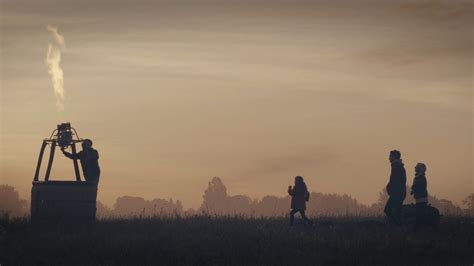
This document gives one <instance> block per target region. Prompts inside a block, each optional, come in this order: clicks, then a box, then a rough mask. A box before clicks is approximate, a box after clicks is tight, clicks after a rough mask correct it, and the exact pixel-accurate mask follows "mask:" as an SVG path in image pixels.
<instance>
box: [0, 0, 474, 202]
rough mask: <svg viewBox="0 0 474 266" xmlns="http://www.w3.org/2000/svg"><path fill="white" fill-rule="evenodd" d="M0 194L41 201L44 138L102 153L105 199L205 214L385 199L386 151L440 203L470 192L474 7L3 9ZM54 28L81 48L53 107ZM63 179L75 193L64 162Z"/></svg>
mask: <svg viewBox="0 0 474 266" xmlns="http://www.w3.org/2000/svg"><path fill="white" fill-rule="evenodd" d="M0 10H1V11H0V13H1V43H0V46H1V53H0V56H1V59H0V61H1V63H0V64H1V74H0V75H1V76H0V81H1V84H0V85H1V94H0V97H1V108H0V112H1V123H0V126H1V142H0V151H1V152H0V157H1V158H0V167H1V169H0V183H7V184H10V185H13V186H15V187H16V188H17V189H18V190H19V191H20V193H21V195H22V197H28V195H29V193H30V189H31V181H32V179H33V174H34V169H35V166H36V160H37V156H38V152H39V148H40V145H41V141H42V139H43V138H46V137H48V136H49V135H50V133H51V131H52V130H53V129H54V128H55V126H56V124H58V123H60V122H65V121H69V122H71V124H72V125H73V126H74V127H75V128H76V129H77V130H78V133H79V135H80V137H84V138H86V137H87V138H91V139H93V140H94V147H95V148H96V149H98V150H99V153H100V165H101V168H102V175H101V181H100V184H99V196H98V197H99V200H101V201H102V202H105V203H107V204H111V203H113V201H114V200H115V199H116V198H117V197H118V196H121V195H124V194H128V195H136V196H141V197H144V198H155V197H159V198H169V197H172V198H174V199H180V200H181V201H182V202H183V204H184V206H185V207H194V208H195V207H198V206H199V205H200V204H201V202H202V192H203V191H204V190H205V188H206V187H207V182H208V181H209V180H210V179H211V178H212V177H213V176H220V177H221V178H222V179H223V180H224V181H225V183H226V185H227V187H228V189H229V193H230V194H233V195H235V194H245V195H249V196H251V197H262V196H264V195H272V194H273V195H285V194H286V189H287V186H288V185H290V184H292V182H293V177H294V176H295V175H302V176H304V177H305V181H306V184H307V185H308V187H309V189H310V190H311V191H319V192H334V193H339V194H344V193H347V194H351V195H352V196H354V197H356V198H357V199H358V200H360V201H361V202H363V203H369V202H374V201H376V199H377V196H378V192H379V191H380V190H381V189H382V188H383V187H384V186H385V184H386V182H387V179H388V175H389V170H390V165H389V162H388V152H389V150H391V149H399V150H401V151H402V157H403V159H404V162H405V164H406V169H407V172H408V183H411V181H412V179H413V174H414V171H413V167H414V166H415V164H416V163H417V162H424V163H426V165H427V167H428V171H427V177H428V191H429V193H430V194H433V195H436V196H439V197H442V198H447V199H451V200H453V201H454V202H457V203H459V202H460V201H461V200H462V199H463V198H465V197H466V196H467V195H468V194H469V193H472V191H473V188H474V187H473V179H472V178H473V174H472V166H473V164H474V161H473V156H472V150H473V147H474V146H473V141H472V138H473V131H472V125H473V122H474V120H473V115H472V114H473V107H472V106H473V105H472V77H473V71H472V62H473V50H472V49H473V48H472V36H473V34H472V33H473V32H472V25H473V24H472V23H473V19H472V18H473V17H474V16H473V14H472V3H471V2H470V1H448V0H433V1H420V0H417V1H412V0H410V1H408V0H407V1H389V0H382V1H358V3H356V1H322V0H319V1H290V0H282V1H270V0H254V1H246V0H244V1H232V0H231V1H186V0H183V1H164V0H163V1H153V2H152V1H145V0H139V1H124V0H119V1H111V0H106V1H73V0H65V1H53V0H44V1H33V0H3V1H2V2H1V9H0ZM47 25H55V26H57V27H58V31H59V33H60V34H61V35H62V36H64V38H65V39H66V40H67V50H65V51H63V53H62V56H61V66H62V69H63V71H64V83H65V85H64V86H65V87H66V88H67V94H66V95H65V100H64V111H58V110H57V108H56V99H55V95H54V92H53V89H52V85H51V79H50V76H49V75H48V70H47V68H46V66H45V55H46V52H47V49H48V43H50V42H51V36H50V33H49V32H48V31H47V30H46V26H47ZM56 155H57V156H56V159H55V164H54V166H53V172H52V178H51V179H68V180H73V179H74V177H73V168H72V163H71V162H70V161H68V159H65V158H64V157H63V156H62V155H61V154H60V153H57V154H56ZM43 170H44V167H43Z"/></svg>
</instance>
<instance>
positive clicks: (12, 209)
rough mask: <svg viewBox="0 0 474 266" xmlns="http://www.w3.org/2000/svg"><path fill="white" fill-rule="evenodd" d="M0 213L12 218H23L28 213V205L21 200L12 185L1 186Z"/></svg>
mask: <svg viewBox="0 0 474 266" xmlns="http://www.w3.org/2000/svg"><path fill="white" fill-rule="evenodd" d="M0 212H3V213H5V214H8V215H10V216H13V217H16V216H23V215H25V214H26V212H27V203H26V201H25V200H22V199H20V195H19V194H18V191H16V189H15V188H14V187H12V186H10V185H0Z"/></svg>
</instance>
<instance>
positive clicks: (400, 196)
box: [384, 150, 407, 225]
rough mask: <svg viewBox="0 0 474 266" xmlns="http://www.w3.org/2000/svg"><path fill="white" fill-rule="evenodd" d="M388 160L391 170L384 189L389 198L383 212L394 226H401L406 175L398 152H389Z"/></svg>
mask: <svg viewBox="0 0 474 266" xmlns="http://www.w3.org/2000/svg"><path fill="white" fill-rule="evenodd" d="M389 160H390V164H391V168H392V169H391V172H390V180H389V182H388V184H387V187H386V190H387V194H388V196H389V198H388V200H387V204H386V205H385V208H384V212H385V215H387V218H388V219H389V221H391V222H393V223H394V224H396V225H401V211H402V205H403V201H404V200H405V196H406V183H407V175H406V171H405V166H404V164H403V162H402V159H401V153H400V152H399V151H397V150H393V151H390V156H389Z"/></svg>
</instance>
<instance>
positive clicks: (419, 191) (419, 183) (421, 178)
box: [411, 163, 428, 231]
mask: <svg viewBox="0 0 474 266" xmlns="http://www.w3.org/2000/svg"><path fill="white" fill-rule="evenodd" d="M425 173H426V165H425V164H424V163H418V164H417V165H416V166H415V178H414V179H413V184H412V186H411V195H413V197H414V198H415V202H416V205H415V209H416V222H415V227H414V230H415V231H416V230H417V228H418V226H419V225H420V224H422V223H423V221H424V220H426V219H424V218H428V217H424V216H425V212H426V206H427V205H428V190H427V188H426V187H427V182H426V175H425Z"/></svg>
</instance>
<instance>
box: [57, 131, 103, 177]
mask: <svg viewBox="0 0 474 266" xmlns="http://www.w3.org/2000/svg"><path fill="white" fill-rule="evenodd" d="M61 151H62V152H63V154H64V156H66V157H68V158H69V159H79V160H80V161H81V167H82V172H83V173H84V179H85V180H86V181H87V182H92V183H95V184H99V177H100V167H99V152H98V151H97V150H96V149H94V148H92V140H90V139H85V140H84V141H83V142H82V151H80V152H78V153H76V154H71V153H69V152H67V151H65V148H64V147H61Z"/></svg>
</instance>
